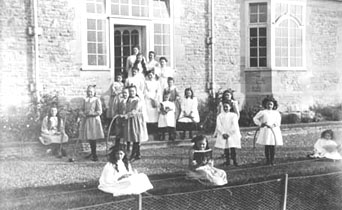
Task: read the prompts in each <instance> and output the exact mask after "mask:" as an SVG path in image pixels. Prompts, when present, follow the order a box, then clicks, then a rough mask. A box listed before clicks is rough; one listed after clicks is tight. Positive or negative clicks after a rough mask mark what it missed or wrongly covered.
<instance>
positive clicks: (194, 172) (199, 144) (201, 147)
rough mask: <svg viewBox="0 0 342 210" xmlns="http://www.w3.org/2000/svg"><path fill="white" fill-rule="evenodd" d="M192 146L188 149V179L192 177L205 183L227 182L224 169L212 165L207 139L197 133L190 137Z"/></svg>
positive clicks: (223, 183)
mask: <svg viewBox="0 0 342 210" xmlns="http://www.w3.org/2000/svg"><path fill="white" fill-rule="evenodd" d="M192 142H194V143H195V144H194V146H193V147H192V148H191V149H190V151H189V171H188V172H187V173H186V177H187V178H188V179H194V180H197V181H199V182H200V183H202V184H205V185H214V186H221V185H225V184H227V183H228V181H227V174H226V172H225V171H224V170H222V169H218V168H215V167H214V160H213V159H212V151H211V149H210V148H209V146H208V139H207V138H206V137H205V136H203V135H199V136H196V137H195V138H193V139H192Z"/></svg>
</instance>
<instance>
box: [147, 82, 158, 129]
mask: <svg viewBox="0 0 342 210" xmlns="http://www.w3.org/2000/svg"><path fill="white" fill-rule="evenodd" d="M144 95H145V103H146V112H147V115H146V122H147V123H157V122H158V117H159V111H158V108H159V103H160V101H161V93H160V84H159V82H158V81H156V80H155V79H152V80H146V81H145V91H144Z"/></svg>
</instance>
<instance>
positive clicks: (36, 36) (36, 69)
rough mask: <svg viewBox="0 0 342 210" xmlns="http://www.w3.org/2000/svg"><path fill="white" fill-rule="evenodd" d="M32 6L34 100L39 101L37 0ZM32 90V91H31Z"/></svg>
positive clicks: (34, 0) (33, 1) (33, 0)
mask: <svg viewBox="0 0 342 210" xmlns="http://www.w3.org/2000/svg"><path fill="white" fill-rule="evenodd" d="M32 4H33V24H34V28H33V33H34V72H35V73H34V79H35V81H34V82H35V88H34V90H35V94H36V99H37V101H39V90H40V81H39V70H40V68H39V49H38V36H39V35H40V29H39V27H38V0H32ZM31 90H32V89H31Z"/></svg>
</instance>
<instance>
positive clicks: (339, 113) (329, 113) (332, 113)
mask: <svg viewBox="0 0 342 210" xmlns="http://www.w3.org/2000/svg"><path fill="white" fill-rule="evenodd" d="M310 110H312V111H313V112H315V114H316V116H317V117H316V118H317V119H318V118H319V117H321V118H322V119H323V120H327V121H341V120H342V104H339V105H333V106H323V105H316V106H313V107H310Z"/></svg>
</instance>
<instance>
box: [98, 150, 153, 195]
mask: <svg viewBox="0 0 342 210" xmlns="http://www.w3.org/2000/svg"><path fill="white" fill-rule="evenodd" d="M99 183H100V184H99V186H98V189H99V190H101V191H103V192H106V193H112V194H113V196H120V195H132V194H140V193H143V192H146V191H147V190H150V189H152V188H153V186H152V184H151V182H150V180H149V179H148V177H147V176H146V175H145V174H143V173H137V172H136V171H135V170H133V169H132V166H131V164H130V163H129V161H128V158H127V155H126V150H125V145H119V146H115V147H112V148H111V149H110V153H109V160H108V163H107V164H106V165H105V167H104V169H103V171H102V174H101V177H100V180H99Z"/></svg>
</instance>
